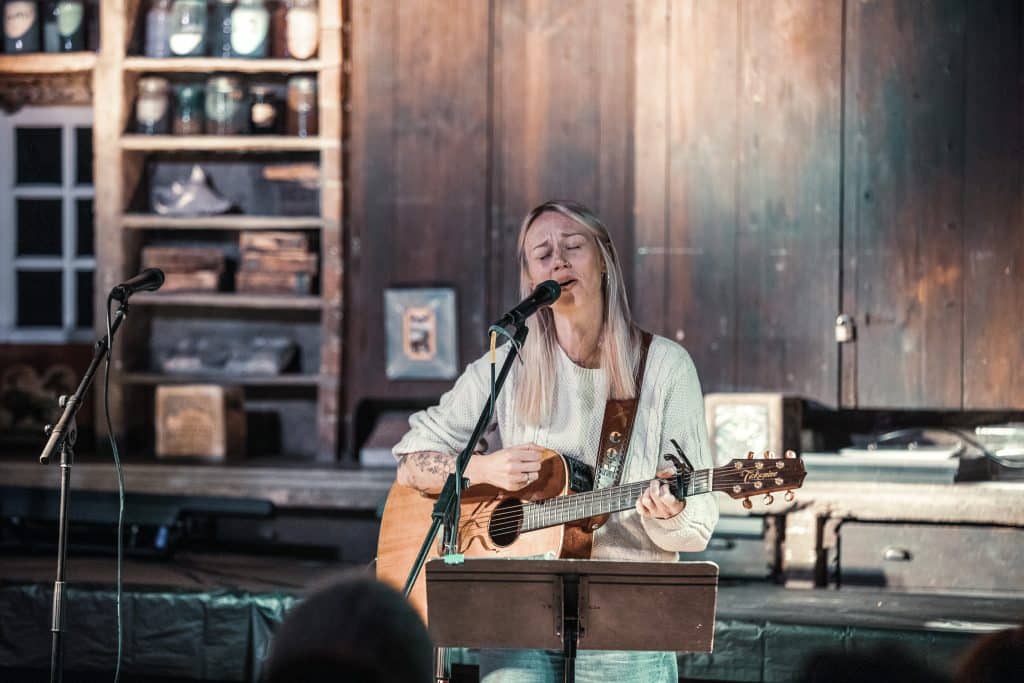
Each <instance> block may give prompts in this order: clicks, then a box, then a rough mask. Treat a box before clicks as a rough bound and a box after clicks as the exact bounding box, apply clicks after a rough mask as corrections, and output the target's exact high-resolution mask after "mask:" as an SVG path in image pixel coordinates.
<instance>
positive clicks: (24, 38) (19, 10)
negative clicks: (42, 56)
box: [4, 0, 41, 54]
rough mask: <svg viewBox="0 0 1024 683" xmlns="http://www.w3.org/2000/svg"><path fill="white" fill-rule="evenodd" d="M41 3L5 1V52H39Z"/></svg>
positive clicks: (19, 0) (15, 0) (23, 0)
mask: <svg viewBox="0 0 1024 683" xmlns="http://www.w3.org/2000/svg"><path fill="white" fill-rule="evenodd" d="M39 9H40V8H39V3H38V2H29V1H28V0H7V2H5V3H4V52H7V53H15V54H17V53H19V52H39V34H40V26H41V22H40V20H39Z"/></svg>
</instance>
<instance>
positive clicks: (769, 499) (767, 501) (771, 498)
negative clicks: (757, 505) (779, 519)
mask: <svg viewBox="0 0 1024 683" xmlns="http://www.w3.org/2000/svg"><path fill="white" fill-rule="evenodd" d="M762 502H763V503H764V504H765V505H771V504H772V503H774V502H775V496H773V495H772V494H770V493H766V494H764V501H762Z"/></svg>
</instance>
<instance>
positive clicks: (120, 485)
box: [103, 291, 127, 683]
mask: <svg viewBox="0 0 1024 683" xmlns="http://www.w3.org/2000/svg"><path fill="white" fill-rule="evenodd" d="M113 301H114V294H113V291H111V293H110V294H109V295H107V353H106V361H107V362H106V365H105V367H104V371H103V410H104V414H105V416H106V421H107V438H108V439H110V448H111V451H112V452H113V454H114V469H115V471H116V472H117V581H116V584H115V593H114V605H115V608H116V610H117V663H116V664H115V667H114V683H118V681H119V680H120V679H121V652H122V646H123V644H124V632H123V629H122V621H121V569H122V566H123V565H124V470H123V468H122V467H121V456H120V453H119V452H118V450H117V439H116V437H115V436H114V425H113V422H112V421H111V419H110V357H111V353H112V350H113V335H112V330H111V323H110V304H111V303H113ZM125 310H126V312H125V316H127V309H125Z"/></svg>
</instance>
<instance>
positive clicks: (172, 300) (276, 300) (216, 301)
mask: <svg viewBox="0 0 1024 683" xmlns="http://www.w3.org/2000/svg"><path fill="white" fill-rule="evenodd" d="M131 303H132V305H133V306H179V307H181V306H188V307H192V306H205V307H208V308H253V309H259V310H264V311H268V310H273V309H281V310H302V311H319V310H320V306H321V301H320V297H318V296H284V295H280V296H278V295H269V294H268V295H258V294H235V293H232V292H213V293H205V292H196V293H181V294H178V293H166V294H161V293H159V292H157V293H154V294H136V295H135V296H133V297H132V299H131Z"/></svg>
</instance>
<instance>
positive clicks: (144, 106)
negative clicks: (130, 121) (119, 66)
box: [135, 76, 170, 135]
mask: <svg viewBox="0 0 1024 683" xmlns="http://www.w3.org/2000/svg"><path fill="white" fill-rule="evenodd" d="M138 92H139V95H138V97H136V98H135V130H136V132H138V133H142V134H143V135H166V134H167V132H168V129H169V125H168V124H169V121H170V116H169V114H170V106H169V104H170V103H169V102H168V99H167V79H166V78H163V77H161V76H144V77H142V78H140V79H139V82H138Z"/></svg>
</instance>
